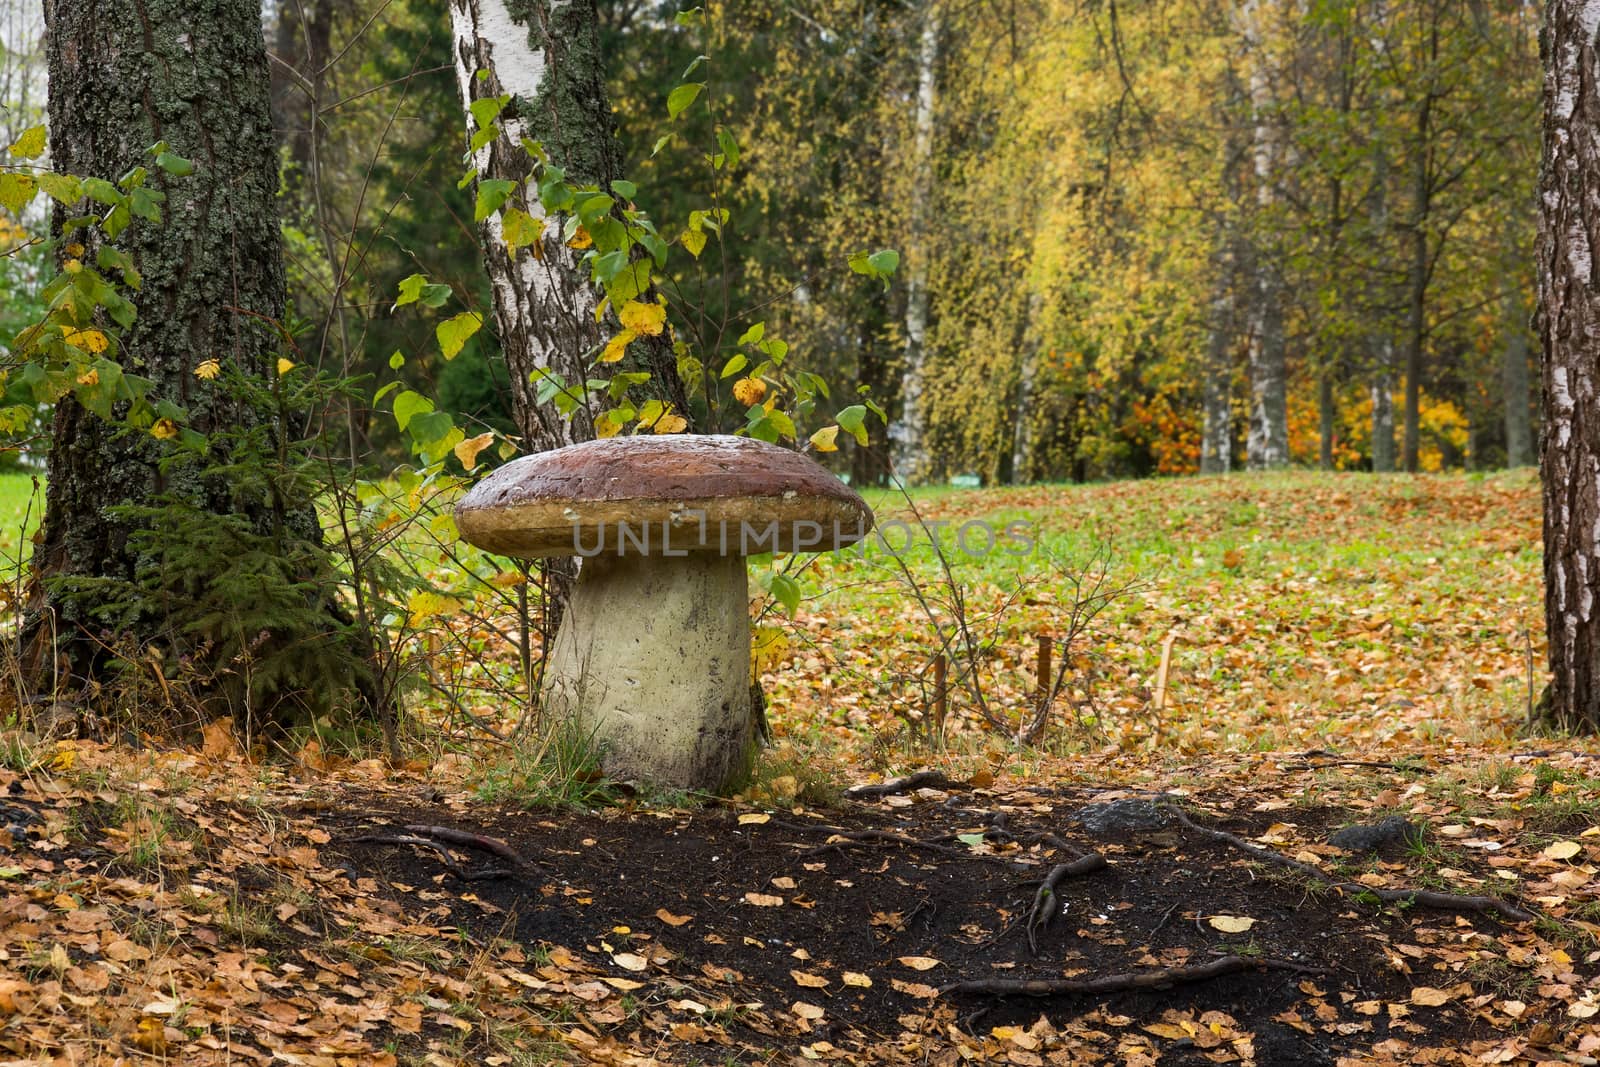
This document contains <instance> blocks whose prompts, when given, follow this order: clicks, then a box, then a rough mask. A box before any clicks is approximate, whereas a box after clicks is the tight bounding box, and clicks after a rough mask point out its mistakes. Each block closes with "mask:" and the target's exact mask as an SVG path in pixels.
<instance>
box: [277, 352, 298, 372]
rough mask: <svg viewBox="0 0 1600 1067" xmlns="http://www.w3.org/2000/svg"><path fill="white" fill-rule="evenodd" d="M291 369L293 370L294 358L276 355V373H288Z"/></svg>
mask: <svg viewBox="0 0 1600 1067" xmlns="http://www.w3.org/2000/svg"><path fill="white" fill-rule="evenodd" d="M292 370H294V360H292V359H289V358H287V357H285V356H279V357H278V373H279V374H288V373H289V372H290V371H292Z"/></svg>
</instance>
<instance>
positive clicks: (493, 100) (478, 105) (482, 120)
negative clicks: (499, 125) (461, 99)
mask: <svg viewBox="0 0 1600 1067" xmlns="http://www.w3.org/2000/svg"><path fill="white" fill-rule="evenodd" d="M510 102H511V97H510V96H485V97H482V98H480V99H477V100H474V101H473V102H472V103H470V104H468V105H467V110H468V111H470V112H472V121H473V122H476V123H477V124H478V129H480V130H481V129H483V128H484V127H485V126H488V125H489V124H490V123H491V122H493V121H494V120H495V119H497V118H499V117H500V112H502V111H504V110H505V107H506V105H507V104H509V103H510Z"/></svg>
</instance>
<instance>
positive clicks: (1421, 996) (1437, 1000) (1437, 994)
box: [1411, 985, 1450, 1008]
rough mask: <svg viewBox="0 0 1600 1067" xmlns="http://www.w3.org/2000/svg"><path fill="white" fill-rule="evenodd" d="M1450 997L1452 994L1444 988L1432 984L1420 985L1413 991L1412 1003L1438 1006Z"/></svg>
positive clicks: (1426, 1006)
mask: <svg viewBox="0 0 1600 1067" xmlns="http://www.w3.org/2000/svg"><path fill="white" fill-rule="evenodd" d="M1449 999H1450V994H1449V993H1447V992H1445V991H1444V990H1443V989H1435V988H1433V987H1432V986H1426V985H1419V986H1417V987H1416V988H1415V989H1413V990H1412V991H1411V1003H1413V1004H1419V1005H1421V1006H1422V1007H1424V1008H1437V1007H1438V1006H1439V1005H1441V1004H1443V1003H1445V1002H1446V1001H1448V1000H1449Z"/></svg>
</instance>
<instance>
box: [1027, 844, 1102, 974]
mask: <svg viewBox="0 0 1600 1067" xmlns="http://www.w3.org/2000/svg"><path fill="white" fill-rule="evenodd" d="M1105 868H1106V858H1105V857H1104V856H1102V855H1100V853H1098V852H1091V853H1089V854H1088V855H1087V856H1079V857H1078V858H1077V859H1075V860H1073V861H1071V862H1070V863H1058V864H1056V865H1055V866H1054V867H1052V868H1050V873H1049V874H1047V875H1045V877H1044V881H1043V882H1042V883H1040V885H1039V891H1038V892H1037V893H1035V894H1034V896H1033V910H1032V911H1030V912H1029V913H1028V951H1029V952H1031V953H1032V954H1033V955H1035V956H1037V955H1038V954H1039V935H1040V934H1041V933H1043V932H1044V930H1045V927H1047V926H1049V925H1050V922H1051V920H1052V919H1054V918H1055V917H1056V915H1057V913H1058V912H1060V911H1061V909H1060V907H1059V906H1057V904H1056V899H1057V898H1056V888H1057V887H1058V886H1059V885H1060V884H1061V883H1062V882H1063V881H1064V880H1066V879H1068V878H1075V877H1077V876H1078V875H1082V874H1092V873H1094V872H1095V871H1100V870H1104V869H1105Z"/></svg>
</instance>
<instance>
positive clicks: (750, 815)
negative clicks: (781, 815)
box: [739, 811, 772, 826]
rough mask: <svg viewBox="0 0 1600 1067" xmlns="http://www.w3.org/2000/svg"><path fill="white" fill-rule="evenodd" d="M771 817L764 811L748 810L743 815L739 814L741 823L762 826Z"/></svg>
mask: <svg viewBox="0 0 1600 1067" xmlns="http://www.w3.org/2000/svg"><path fill="white" fill-rule="evenodd" d="M771 818H772V816H770V815H768V814H767V813H766V812H764V811H747V812H745V813H744V814H743V815H741V816H739V825H740V826H760V825H761V824H762V823H764V822H768V821H770V820H771Z"/></svg>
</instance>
